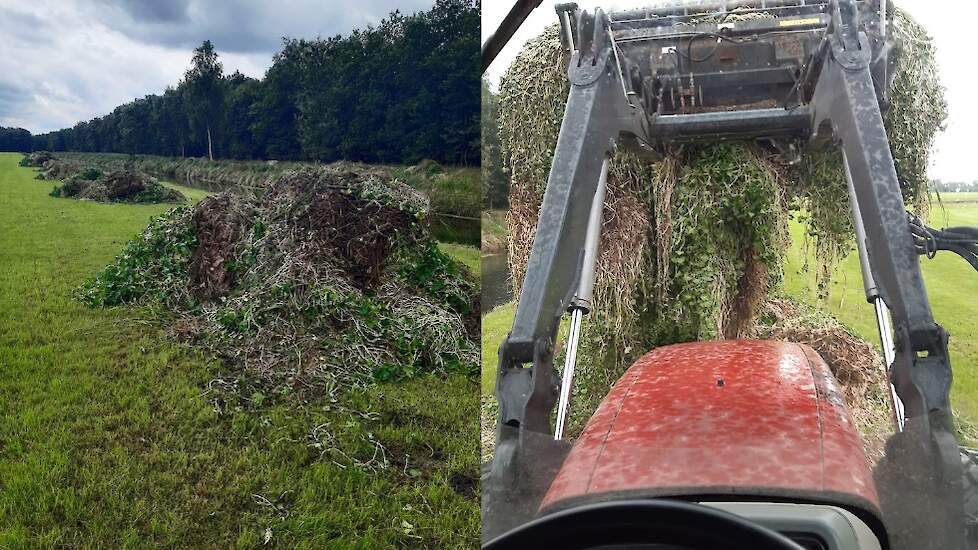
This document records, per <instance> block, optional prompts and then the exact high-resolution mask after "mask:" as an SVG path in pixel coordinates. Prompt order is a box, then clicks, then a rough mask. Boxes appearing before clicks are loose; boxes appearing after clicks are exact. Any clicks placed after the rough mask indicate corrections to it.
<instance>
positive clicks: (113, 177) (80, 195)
mask: <svg viewBox="0 0 978 550" xmlns="http://www.w3.org/2000/svg"><path fill="white" fill-rule="evenodd" d="M51 162H52V161H48V163H51ZM51 196H52V197H62V198H76V199H84V200H92V201H98V202H132V203H161V202H177V203H179V202H184V201H186V200H187V198H186V197H184V196H183V193H181V192H179V191H177V190H176V189H171V188H169V187H166V186H164V185H161V184H160V182H158V181H156V179H155V178H153V177H151V176H149V175H147V174H145V173H143V172H138V171H134V170H125V169H123V170H115V171H113V172H109V173H107V174H103V173H102V171H101V170H99V169H97V168H92V167H88V168H83V169H80V170H78V171H77V172H75V173H73V174H71V175H69V176H67V177H65V178H64V183H62V184H61V185H55V186H54V189H52V190H51Z"/></svg>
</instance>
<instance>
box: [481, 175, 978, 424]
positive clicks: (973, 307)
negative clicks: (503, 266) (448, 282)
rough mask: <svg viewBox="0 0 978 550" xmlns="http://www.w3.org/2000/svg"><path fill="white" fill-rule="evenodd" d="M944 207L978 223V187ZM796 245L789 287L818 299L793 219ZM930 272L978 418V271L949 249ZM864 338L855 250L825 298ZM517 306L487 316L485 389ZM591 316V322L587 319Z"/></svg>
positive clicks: (869, 336) (869, 326) (957, 380)
mask: <svg viewBox="0 0 978 550" xmlns="http://www.w3.org/2000/svg"><path fill="white" fill-rule="evenodd" d="M942 199H943V202H944V208H943V209H942V208H941V207H940V205H939V204H938V203H937V202H936V201H935V202H934V205H933V209H932V213H931V218H930V225H932V226H934V227H939V228H940V227H949V226H957V225H971V226H978V193H945V194H944V195H943V196H942ZM791 235H792V248H791V250H790V251H789V254H788V261H787V264H786V266H785V280H784V291H785V292H786V293H787V294H789V295H791V296H796V297H799V298H802V299H803V300H806V301H808V302H809V303H814V302H815V292H814V286H815V285H814V275H813V274H811V273H808V272H806V271H804V270H803V269H802V268H803V265H804V258H805V256H804V255H805V249H804V246H803V244H802V243H803V242H804V229H803V227H802V226H801V224H799V223H797V222H792V224H791ZM921 262H922V265H923V272H924V278H925V280H926V282H927V289H928V294H929V296H930V301H931V306H932V308H933V310H934V316H935V318H936V319H937V321H938V322H939V323H941V324H942V325H944V327H945V328H947V329H948V331H949V332H950V333H951V340H950V352H951V364H952V366H953V368H954V386H953V390H952V402H953V403H954V406H955V408H956V409H957V410H958V411H959V412H960V413H962V414H963V415H964V416H965V417H966V418H967V419H968V420H971V421H972V422H974V421H975V420H978V300H975V299H974V297H975V296H978V273H975V271H974V270H973V269H972V268H971V266H970V265H968V264H967V263H966V262H965V261H964V260H962V259H960V258H958V257H957V256H954V255H953V254H950V253H947V252H944V253H941V254H939V255H938V256H937V258H935V259H933V260H927V259H922V260H921ZM823 305H824V306H825V307H826V309H827V310H828V311H830V312H831V313H832V314H834V315H835V316H837V317H838V318H839V319H840V320H841V321H842V322H843V323H845V324H846V325H847V326H849V327H851V328H852V329H853V330H854V331H855V332H856V333H857V334H858V335H859V336H861V337H862V338H863V339H865V340H867V341H869V342H871V343H874V344H876V345H877V347H878V346H879V344H878V340H879V336H878V335H877V332H876V320H875V313H874V310H873V308H872V307H871V306H870V305H869V304H867V303H866V300H865V298H864V295H863V288H862V275H861V274H860V271H859V259H858V255H857V254H855V252H853V254H851V255H850V256H849V257H848V258H847V259H846V260H845V261H843V262H842V263H841V264H840V265H839V267H838V269H837V270H836V273H835V276H834V282H833V284H832V290H831V298H830V299H829V301H828V302H827V303H826V304H823ZM514 313H515V307H514V305H513V304H512V303H509V304H505V305H502V306H500V307H498V308H496V309H494V310H493V311H491V312H489V313H487V314H486V315H485V316H484V317H483V318H482V336H483V339H482V391H483V392H484V393H492V392H493V388H494V384H495V378H496V374H495V373H496V350H497V349H498V347H499V344H500V342H502V339H503V338H504V337H505V336H506V333H507V332H508V331H509V329H510V326H511V325H512V319H513V315H514ZM585 322H587V321H586V320H585Z"/></svg>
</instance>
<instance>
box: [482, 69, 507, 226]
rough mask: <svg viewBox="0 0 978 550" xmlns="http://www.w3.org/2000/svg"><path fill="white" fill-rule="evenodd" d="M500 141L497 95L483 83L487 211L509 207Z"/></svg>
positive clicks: (484, 171)
mask: <svg viewBox="0 0 978 550" xmlns="http://www.w3.org/2000/svg"><path fill="white" fill-rule="evenodd" d="M502 149H503V147H502V141H500V139H499V115H498V113H497V106H496V95H495V94H493V93H492V90H490V89H489V84H488V83H487V82H486V81H485V80H483V81H482V205H483V207H484V208H486V209H487V210H492V209H494V208H506V207H507V206H508V205H509V175H508V174H507V173H506V166H505V163H504V162H503V151H502Z"/></svg>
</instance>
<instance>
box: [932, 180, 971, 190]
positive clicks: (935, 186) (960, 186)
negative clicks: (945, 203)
mask: <svg viewBox="0 0 978 550" xmlns="http://www.w3.org/2000/svg"><path fill="white" fill-rule="evenodd" d="M930 189H931V191H937V192H938V193H975V192H978V181H941V180H931V182H930Z"/></svg>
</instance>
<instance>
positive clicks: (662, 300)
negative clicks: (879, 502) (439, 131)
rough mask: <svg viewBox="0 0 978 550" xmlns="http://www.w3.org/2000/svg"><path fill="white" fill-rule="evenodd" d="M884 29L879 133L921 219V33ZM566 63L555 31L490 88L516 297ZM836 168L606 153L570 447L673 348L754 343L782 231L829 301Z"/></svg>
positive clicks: (696, 151) (740, 153)
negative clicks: (636, 373)
mask: <svg viewBox="0 0 978 550" xmlns="http://www.w3.org/2000/svg"><path fill="white" fill-rule="evenodd" d="M892 28H893V32H894V33H895V39H896V42H897V47H896V49H895V51H894V54H893V55H894V60H895V68H896V72H895V74H894V83H893V86H892V90H891V103H892V105H891V107H890V108H889V110H888V111H887V112H886V114H885V117H884V122H885V124H886V126H887V130H888V132H889V134H890V138H891V144H892V148H893V153H894V157H895V159H896V167H897V172H898V176H899V180H900V184H901V188H902V190H903V194H904V197H905V199H906V200H907V202H908V204H911V205H912V207H913V208H914V209H915V210H916V211H917V212H919V213H924V214H925V213H926V210H927V201H928V193H927V185H928V182H927V177H926V167H927V160H928V158H929V151H930V147H931V144H932V142H933V138H934V135H935V133H936V132H937V131H938V130H939V129H940V128H941V127H942V125H943V123H944V119H945V118H946V115H947V113H946V103H945V102H944V99H943V88H942V87H941V85H940V82H939V80H938V77H937V72H936V65H935V62H934V49H933V45H932V43H931V41H930V38H929V37H928V36H927V34H926V32H925V31H924V30H923V29H922V27H920V25H919V24H917V23H916V22H915V21H914V20H913V19H912V18H910V16H909V15H907V14H906V13H904V12H901V11H897V12H896V14H895V15H894V24H893V27H892ZM565 63H566V58H565V55H564V53H563V51H562V49H561V47H560V43H559V28H558V27H557V26H556V25H555V26H552V27H550V28H548V29H546V30H545V31H544V33H543V34H541V35H540V36H539V37H537V38H535V39H533V40H530V41H529V42H527V44H526V46H525V47H524V49H523V51H522V52H521V53H520V54H519V55H518V56H517V58H516V59H515V61H514V62H513V64H512V65H511V66H510V68H509V69H508V70H507V72H506V73H505V75H504V76H503V78H502V79H501V82H500V88H499V96H498V101H499V111H498V112H499V124H500V139H501V142H502V156H503V159H504V163H505V167H506V168H507V169H508V170H509V172H510V173H511V175H512V180H511V188H510V197H509V199H510V211H509V215H508V219H507V226H508V230H509V261H510V271H511V276H512V279H513V283H514V288H516V289H518V288H519V287H520V285H521V284H522V279H523V276H524V274H525V272H524V270H525V265H526V262H527V259H528V256H529V252H530V247H531V243H532V236H533V233H534V231H535V229H536V225H537V217H538V212H539V208H540V204H541V200H542V198H543V193H544V191H545V186H546V182H547V175H548V173H549V170H550V164H551V160H552V153H553V150H554V147H555V144H556V141H557V135H558V132H559V130H560V123H561V120H562V117H563V112H564V106H565V102H566V97H567V94H568V84H567V82H566V73H565ZM840 160H841V159H840V154H839V153H838V152H836V151H834V150H824V151H812V152H807V153H806V154H805V155H804V156H803V158H802V160H801V162H799V163H797V164H790V163H789V162H787V161H786V160H784V159H782V158H780V157H778V156H777V155H775V154H773V153H771V152H769V151H767V150H765V149H762V148H761V147H759V146H756V145H753V144H748V143H743V144H729V143H724V144H716V145H705V146H704V145H700V146H688V147H685V148H682V149H676V150H673V151H671V152H670V154H669V155H667V156H666V158H665V159H663V160H662V161H660V162H657V163H650V162H647V161H643V160H641V159H639V158H638V157H636V156H634V155H632V154H630V153H627V152H618V153H616V155H615V156H614V158H613V159H612V163H611V167H610V174H609V179H608V193H607V198H606V201H605V211H604V225H603V229H602V240H601V246H600V250H599V259H598V267H597V280H596V284H595V291H594V293H595V297H594V303H595V308H594V310H593V312H592V313H591V315H589V318H588V322H587V323H585V325H584V326H585V328H584V331H583V333H582V336H581V344H580V349H579V361H578V368H577V373H576V375H575V389H574V392H575V393H574V396H575V397H574V399H575V405H574V407H573V408H572V414H571V418H570V424H569V433H570V434H571V435H574V434H575V433H577V432H578V431H579V430H580V429H581V428H582V427H583V422H584V421H585V420H586V419H587V418H589V417H590V415H591V414H592V413H593V411H594V409H595V408H596V406H597V404H598V403H599V401H600V399H601V398H602V397H603V396H604V395H606V393H607V391H608V389H609V388H610V386H611V385H612V384H613V383H614V382H615V381H616V380H617V379H618V378H619V377H620V375H621V374H622V372H623V371H624V369H625V368H626V367H627V366H628V365H630V364H631V363H632V362H633V361H634V360H635V359H636V358H637V357H638V355H639V354H641V353H643V352H645V351H647V350H649V349H651V348H653V347H655V346H661V345H667V344H671V343H678V342H686V341H692V340H704V339H717V338H740V337H747V336H750V335H751V334H754V331H756V330H757V326H758V316H759V315H760V314H761V313H762V312H764V311H766V310H767V309H769V308H770V304H769V302H770V300H771V299H772V297H773V296H775V295H776V293H777V291H778V289H779V284H780V281H781V279H782V274H783V265H784V260H785V254H786V251H787V249H788V246H789V244H790V243H789V238H788V229H787V228H788V221H789V219H790V217H792V216H798V217H800V218H801V219H802V220H803V221H804V222H805V224H806V228H807V230H806V233H807V241H806V246H810V247H814V248H815V255H814V256H815V258H816V261H817V263H818V265H817V266H809V269H816V270H818V271H817V272H818V273H819V274H820V275H821V276H820V277H819V285H821V287H822V288H823V289H827V288H828V283H829V276H830V274H831V272H832V267H833V266H834V265H835V264H836V263H837V262H838V261H840V260H841V259H842V258H844V257H845V256H846V255H847V254H848V253H849V252H851V251H852V250H853V248H854V247H853V239H852V227H851V220H850V212H849V201H848V192H847V188H846V182H845V176H844V174H843V171H842V165H841V162H840ZM812 328H813V330H814V328H815V327H812ZM792 334H794V335H797V334H798V333H797V331H796V332H793V333H792ZM816 349H818V347H817V346H816ZM559 351H560V350H558V361H559V360H560V357H559ZM820 351H821V350H820ZM829 362H830V364H831V361H829ZM868 365H869V363H866V364H865V365H863V366H864V367H865V368H869V366H868ZM842 383H843V384H844V385H845V384H846V379H843V380H842ZM882 383H883V382H882V381H881V380H875V379H874V380H873V382H872V384H871V385H874V387H876V390H879V386H880V385H881V384H882ZM876 390H874V391H876ZM863 401H865V402H872V403H873V405H874V406H876V405H879V406H883V404H882V403H881V402H878V400H876V401H874V400H863ZM850 405H852V406H854V407H858V406H859V405H858V404H857V405H853V404H852V403H851V404H850ZM856 416H857V417H859V416H860V415H859V414H857V415H856ZM867 429H869V428H867Z"/></svg>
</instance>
